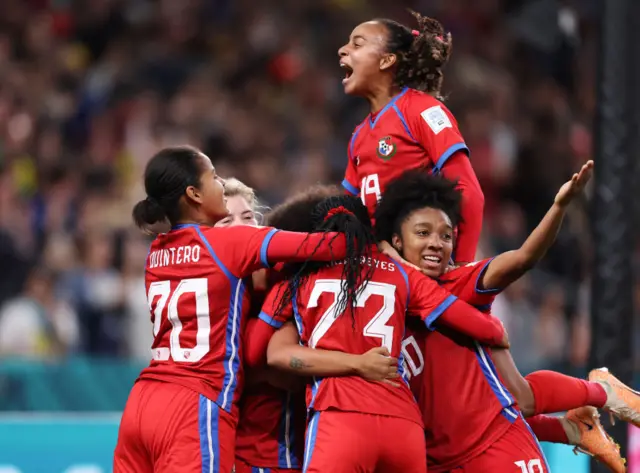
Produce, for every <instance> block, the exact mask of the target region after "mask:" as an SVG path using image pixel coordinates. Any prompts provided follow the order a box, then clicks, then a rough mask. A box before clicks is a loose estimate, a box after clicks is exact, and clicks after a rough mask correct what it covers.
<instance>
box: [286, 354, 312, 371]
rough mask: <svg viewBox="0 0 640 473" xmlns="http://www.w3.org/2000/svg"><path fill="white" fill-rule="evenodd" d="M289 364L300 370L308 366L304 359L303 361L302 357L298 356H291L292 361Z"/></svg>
mask: <svg viewBox="0 0 640 473" xmlns="http://www.w3.org/2000/svg"><path fill="white" fill-rule="evenodd" d="M289 366H290V367H291V368H293V369H294V370H299V369H302V368H307V367H308V366H307V365H306V364H305V362H304V361H302V360H301V359H300V358H296V357H295V356H292V357H291V361H289Z"/></svg>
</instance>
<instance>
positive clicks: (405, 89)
mask: <svg viewBox="0 0 640 473" xmlns="http://www.w3.org/2000/svg"><path fill="white" fill-rule="evenodd" d="M407 90H409V87H405V88H403V89H402V91H401V92H400V93H399V94H398V95H396V96H395V97H394V98H392V99H391V101H390V102H389V103H388V104H387V105H385V106H384V108H383V109H382V110H380V111H379V112H378V114H377V115H376V118H375V120H373V119H372V116H371V114H369V125H370V126H371V128H374V127H375V126H376V123H378V120H380V117H381V116H382V115H384V114H385V112H386V111H387V110H389V109H390V108H391V107H393V106H394V105H395V103H396V102H397V101H398V99H399V98H400V97H402V96H403V95H404V94H406V93H407Z"/></svg>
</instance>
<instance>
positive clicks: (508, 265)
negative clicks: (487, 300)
mask: <svg viewBox="0 0 640 473" xmlns="http://www.w3.org/2000/svg"><path fill="white" fill-rule="evenodd" d="M592 173H593V161H589V162H587V163H586V164H585V165H584V166H582V168H581V169H580V171H579V172H578V173H576V174H574V175H573V176H572V177H571V180H569V181H568V182H566V183H565V184H564V185H563V186H562V187H561V188H560V190H559V191H558V194H557V195H556V198H555V200H554V202H553V205H552V206H551V208H550V209H549V211H548V212H547V214H546V215H545V216H544V218H543V219H542V220H541V221H540V223H539V224H538V226H537V227H536V229H535V230H534V231H533V232H532V233H531V235H529V237H528V238H527V240H526V241H525V242H524V243H523V244H522V246H521V247H520V248H518V249H517V250H513V251H507V252H506V253H502V254H500V255H498V256H496V257H495V258H494V259H493V260H492V261H491V262H490V263H489V265H488V266H487V268H486V270H485V272H484V274H482V275H481V276H480V279H479V280H478V289H504V288H505V287H507V286H508V285H509V284H511V283H512V282H514V281H516V280H517V279H519V278H520V277H522V275H524V274H525V273H526V272H527V271H529V270H530V269H531V268H532V267H533V266H534V265H535V264H536V263H537V262H538V261H540V259H542V257H543V256H544V255H545V254H546V253H547V251H548V250H549V248H550V247H551V245H552V244H553V243H554V241H555V240H556V236H557V235H558V231H559V230H560V226H561V225H562V220H563V219H564V215H565V212H566V209H567V207H568V205H569V204H570V203H571V202H572V201H573V200H574V199H575V197H576V196H578V195H580V193H581V192H582V190H583V189H584V186H585V185H586V183H587V182H589V179H591V175H592Z"/></svg>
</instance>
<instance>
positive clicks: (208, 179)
mask: <svg viewBox="0 0 640 473" xmlns="http://www.w3.org/2000/svg"><path fill="white" fill-rule="evenodd" d="M200 158H201V165H200V166H201V169H202V173H201V174H200V187H199V189H198V190H199V199H200V205H201V209H202V211H203V212H204V213H205V214H206V217H207V219H208V220H209V221H210V222H212V223H216V222H218V221H219V220H221V219H223V218H225V217H226V216H227V215H229V210H228V209H227V205H226V200H227V199H226V198H225V196H224V179H222V178H221V177H220V176H218V175H217V174H216V170H215V168H214V167H213V164H211V160H210V159H209V158H208V157H206V156H205V155H204V154H202V155H200Z"/></svg>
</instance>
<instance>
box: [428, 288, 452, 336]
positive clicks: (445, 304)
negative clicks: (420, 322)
mask: <svg viewBox="0 0 640 473" xmlns="http://www.w3.org/2000/svg"><path fill="white" fill-rule="evenodd" d="M457 300H458V298H457V297H456V296H454V295H453V294H451V295H449V296H447V298H446V299H445V300H444V301H442V302H441V303H440V305H439V306H438V307H436V308H435V309H434V310H433V311H432V312H431V313H430V314H429V315H428V316H427V318H426V320H425V321H424V323H425V325H426V326H427V328H428V329H429V330H431V331H433V330H435V328H434V326H433V325H434V324H435V323H436V321H437V320H438V318H439V317H440V316H441V315H442V314H443V313H444V311H445V310H447V309H448V308H449V307H450V306H451V304H453V303H454V302H455V301H457Z"/></svg>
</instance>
